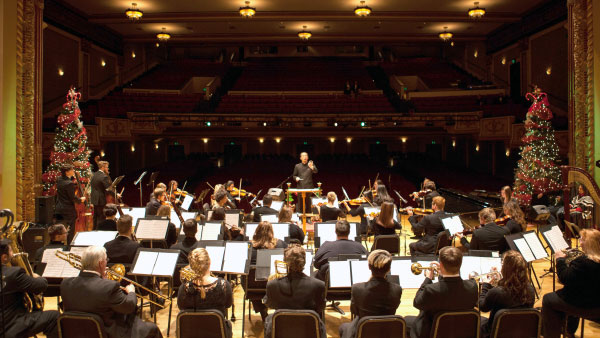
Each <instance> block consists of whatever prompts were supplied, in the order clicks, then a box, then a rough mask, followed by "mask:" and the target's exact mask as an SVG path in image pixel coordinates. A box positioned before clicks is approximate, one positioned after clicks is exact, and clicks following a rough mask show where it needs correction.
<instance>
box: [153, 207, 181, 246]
mask: <svg viewBox="0 0 600 338" xmlns="http://www.w3.org/2000/svg"><path fill="white" fill-rule="evenodd" d="M156 216H159V217H162V218H167V219H168V220H169V225H168V226H167V238H166V242H167V248H168V247H170V246H171V245H173V244H175V242H177V228H176V227H175V224H173V223H172V222H171V207H170V206H168V205H161V206H160V207H159V208H158V210H157V211H156Z"/></svg>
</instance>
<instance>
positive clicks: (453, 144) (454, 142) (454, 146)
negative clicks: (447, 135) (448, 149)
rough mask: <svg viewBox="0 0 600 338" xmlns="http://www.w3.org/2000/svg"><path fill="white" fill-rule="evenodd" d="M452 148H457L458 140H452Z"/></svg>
mask: <svg viewBox="0 0 600 338" xmlns="http://www.w3.org/2000/svg"><path fill="white" fill-rule="evenodd" d="M452 148H456V140H452Z"/></svg>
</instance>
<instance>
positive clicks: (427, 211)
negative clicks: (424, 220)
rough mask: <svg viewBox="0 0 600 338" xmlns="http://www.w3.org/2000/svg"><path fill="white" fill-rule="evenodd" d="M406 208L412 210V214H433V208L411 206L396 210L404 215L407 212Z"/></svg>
mask: <svg viewBox="0 0 600 338" xmlns="http://www.w3.org/2000/svg"><path fill="white" fill-rule="evenodd" d="M408 210H412V212H413V214H415V215H429V214H433V209H423V208H412V207H408V208H400V209H398V212H400V213H401V214H404V215H406V214H407V213H408Z"/></svg>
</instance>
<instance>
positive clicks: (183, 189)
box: [177, 180, 187, 201]
mask: <svg viewBox="0 0 600 338" xmlns="http://www.w3.org/2000/svg"><path fill="white" fill-rule="evenodd" d="M186 185H187V180H186V181H185V182H183V187H182V188H181V192H184V191H185V186H186ZM177 200H178V201H181V194H179V197H177Z"/></svg>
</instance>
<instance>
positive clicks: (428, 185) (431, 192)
mask: <svg viewBox="0 0 600 338" xmlns="http://www.w3.org/2000/svg"><path fill="white" fill-rule="evenodd" d="M421 193H424V194H425V195H424V196H422V197H419V192H414V193H413V194H412V196H413V199H414V200H415V201H418V202H419V203H420V204H421V207H422V208H424V209H431V203H432V201H433V198H434V197H436V196H440V194H439V193H438V192H437V190H436V186H435V182H434V181H432V180H429V179H425V181H424V182H423V190H422V191H421ZM420 219H421V216H419V215H411V216H409V217H408V222H409V223H410V225H411V226H412V231H413V233H414V234H415V236H413V237H411V238H412V239H420V238H421V237H423V233H422V232H419V231H418V230H417V229H415V226H416V225H417V223H418V222H419V220H420Z"/></svg>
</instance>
